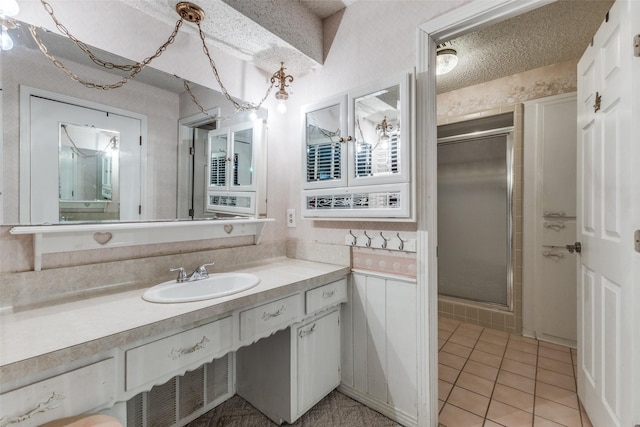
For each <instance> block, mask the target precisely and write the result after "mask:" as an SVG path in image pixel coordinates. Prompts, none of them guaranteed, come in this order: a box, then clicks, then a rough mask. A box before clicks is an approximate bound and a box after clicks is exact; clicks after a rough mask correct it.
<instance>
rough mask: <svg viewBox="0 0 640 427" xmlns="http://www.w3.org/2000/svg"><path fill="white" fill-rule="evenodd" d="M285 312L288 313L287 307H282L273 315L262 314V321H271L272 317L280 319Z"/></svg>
mask: <svg viewBox="0 0 640 427" xmlns="http://www.w3.org/2000/svg"><path fill="white" fill-rule="evenodd" d="M285 311H287V307H286V306H284V305H283V306H282V307H280V310H278V311H275V312H273V313H267V312H266V311H265V312H264V313H262V320H263V321H264V322H266V321H267V320H269V319H271V318H272V317H278V316H280V315H281V314H283V313H284V312H285Z"/></svg>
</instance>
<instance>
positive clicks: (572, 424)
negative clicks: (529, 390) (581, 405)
mask: <svg viewBox="0 0 640 427" xmlns="http://www.w3.org/2000/svg"><path fill="white" fill-rule="evenodd" d="M535 405H536V406H535V414H536V415H537V416H539V417H542V418H546V419H547V420H551V421H554V422H556V423H558V424H562V425H564V426H567V427H581V426H582V421H581V420H580V412H579V411H578V410H577V409H573V408H569V407H568V406H564V405H561V404H559V403H556V402H552V401H550V400H547V399H543V398H541V397H536V402H535Z"/></svg>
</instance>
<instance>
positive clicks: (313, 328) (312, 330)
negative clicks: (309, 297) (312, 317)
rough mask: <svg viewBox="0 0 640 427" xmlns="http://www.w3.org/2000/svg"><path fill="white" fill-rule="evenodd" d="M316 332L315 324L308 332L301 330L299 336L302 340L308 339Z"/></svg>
mask: <svg viewBox="0 0 640 427" xmlns="http://www.w3.org/2000/svg"><path fill="white" fill-rule="evenodd" d="M315 330H316V324H315V323H314V324H313V326H311V327H310V328H309V329H307V330H304V329H303V330H300V332H298V336H299V337H300V338H304V337H308V336H309V335H311V334H312V333H314V332H315Z"/></svg>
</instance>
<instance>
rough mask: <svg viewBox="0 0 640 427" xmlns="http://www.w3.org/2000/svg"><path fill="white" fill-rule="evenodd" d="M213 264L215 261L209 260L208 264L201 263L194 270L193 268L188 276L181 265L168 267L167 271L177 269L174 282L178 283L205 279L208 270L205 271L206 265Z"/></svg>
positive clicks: (207, 275)
mask: <svg viewBox="0 0 640 427" xmlns="http://www.w3.org/2000/svg"><path fill="white" fill-rule="evenodd" d="M213 264H215V262H211V263H209V264H202V265H201V266H200V267H198V268H196V269H195V270H193V273H191V275H189V276H187V272H186V271H184V268H183V267H178V268H170V269H169V271H177V272H178V278H177V279H176V282H178V283H183V282H195V281H197V280H202V279H206V278H207V277H209V272H208V271H207V266H209V265H213Z"/></svg>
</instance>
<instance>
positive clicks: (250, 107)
mask: <svg viewBox="0 0 640 427" xmlns="http://www.w3.org/2000/svg"><path fill="white" fill-rule="evenodd" d="M196 25H197V26H198V33H199V34H200V40H202V50H203V52H204V54H205V55H206V56H207V58H208V59H209V65H211V70H212V71H213V75H214V76H215V78H216V80H217V81H218V86H220V89H221V90H222V94H223V95H224V96H225V98H227V100H228V101H229V102H231V103H232V104H233V106H234V107H235V109H236V112H239V111H248V110H257V109H259V108H260V106H261V105H262V104H263V103H264V101H265V100H266V99H267V97H268V96H269V94H270V93H271V90H272V89H273V85H274V81H273V79H272V81H271V84H270V85H269V87H268V88H267V92H266V93H265V94H264V97H262V99H261V100H260V102H258V103H257V104H253V103H250V102H249V103H246V104H240V103H239V102H237V101H236V100H235V99H233V98H232V97H231V95H229V92H227V88H226V87H224V85H223V84H222V80H221V79H220V74H218V68H217V67H216V63H215V62H214V61H213V58H212V57H211V54H210V53H209V48H208V47H207V43H206V42H205V35H204V32H203V31H202V28H201V27H200V21H197V22H196ZM189 93H191V92H189ZM191 97H192V98H193V95H192V96H191ZM201 108H202V107H201Z"/></svg>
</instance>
